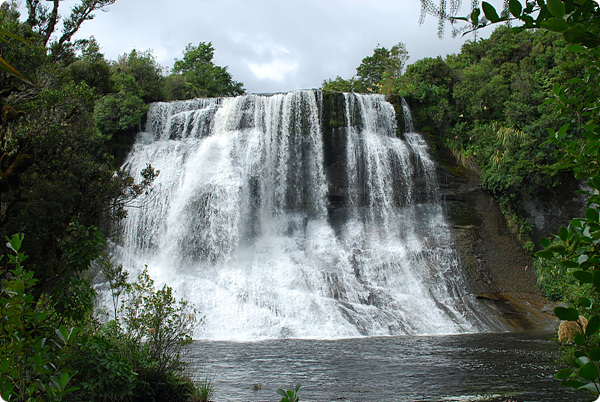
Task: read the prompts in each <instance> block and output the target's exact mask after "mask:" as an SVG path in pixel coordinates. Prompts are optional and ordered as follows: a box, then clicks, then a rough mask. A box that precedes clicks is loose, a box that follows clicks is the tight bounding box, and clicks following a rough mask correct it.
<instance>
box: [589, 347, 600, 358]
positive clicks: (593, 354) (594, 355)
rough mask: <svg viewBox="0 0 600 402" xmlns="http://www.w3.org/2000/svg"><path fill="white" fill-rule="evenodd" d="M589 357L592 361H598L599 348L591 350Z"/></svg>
mask: <svg viewBox="0 0 600 402" xmlns="http://www.w3.org/2000/svg"><path fill="white" fill-rule="evenodd" d="M589 355H590V359H592V360H596V361H598V360H600V348H597V347H596V348H591V349H590V353H589Z"/></svg>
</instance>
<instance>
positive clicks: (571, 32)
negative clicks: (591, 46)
mask: <svg viewBox="0 0 600 402" xmlns="http://www.w3.org/2000/svg"><path fill="white" fill-rule="evenodd" d="M585 33H586V29H585V26H584V25H583V24H575V25H573V26H571V27H570V28H569V29H568V30H566V31H565V33H564V34H563V35H564V36H565V39H566V40H567V42H571V43H581V42H582V41H583V39H584V37H585Z"/></svg>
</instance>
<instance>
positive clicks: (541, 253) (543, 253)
mask: <svg viewBox="0 0 600 402" xmlns="http://www.w3.org/2000/svg"><path fill="white" fill-rule="evenodd" d="M534 255H535V256H536V257H538V258H546V259H552V258H554V253H553V252H552V251H550V250H547V249H546V250H540V251H536V253H535V254H534Z"/></svg>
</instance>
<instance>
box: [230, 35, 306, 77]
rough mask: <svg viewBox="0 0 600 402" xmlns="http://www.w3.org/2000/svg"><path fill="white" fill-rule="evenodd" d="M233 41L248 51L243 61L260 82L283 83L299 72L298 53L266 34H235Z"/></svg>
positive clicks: (232, 37)
mask: <svg viewBox="0 0 600 402" xmlns="http://www.w3.org/2000/svg"><path fill="white" fill-rule="evenodd" d="M231 40H232V41H233V42H235V43H237V44H238V45H240V46H241V47H242V48H244V49H246V52H247V54H246V55H245V56H244V57H241V60H242V62H243V63H244V64H245V65H246V66H247V67H248V68H249V69H250V71H251V72H252V73H253V74H254V76H255V77H256V78H258V79H259V80H272V81H276V82H280V83H281V82H283V81H284V80H285V79H286V78H287V77H288V76H289V75H290V74H293V73H295V72H296V71H297V70H298V66H299V61H298V56H296V55H294V53H296V52H293V51H290V50H288V48H287V47H286V46H284V45H282V44H279V43H277V42H276V41H274V40H272V39H270V38H269V37H268V36H266V35H265V34H244V33H233V34H231Z"/></svg>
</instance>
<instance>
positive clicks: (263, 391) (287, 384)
mask: <svg viewBox="0 0 600 402" xmlns="http://www.w3.org/2000/svg"><path fill="white" fill-rule="evenodd" d="M551 337H552V334H548V333H487V334H462V335H450V336H393V337H364V338H353V339H341V340H306V339H279V340H267V341H256V342H223V341H195V342H194V343H193V345H192V346H191V348H190V349H189V350H188V355H187V359H188V361H189V367H188V370H189V373H190V375H191V376H192V378H193V379H195V380H197V381H202V380H204V379H205V378H207V377H208V378H209V379H210V380H211V381H212V382H213V384H214V386H215V387H216V396H215V398H214V400H215V401H278V400H279V399H280V398H278V396H277V394H276V393H275V391H274V390H275V389H276V388H285V389H292V388H294V386H295V384H297V383H298V382H301V383H302V387H301V389H300V392H299V395H300V400H301V401H303V402H304V401H346V402H358V401H372V402H378V401H382V402H383V401H386V402H390V401H461V402H467V401H502V402H508V401H510V402H517V401H518V402H525V401H527V402H543V401H548V402H550V401H552V402H562V401H564V402H567V401H569V402H573V401H592V400H594V398H593V397H592V396H590V395H588V394H586V393H584V392H575V391H572V390H570V389H566V388H564V387H562V386H561V385H560V382H559V381H558V380H555V379H553V377H554V373H555V372H556V371H557V367H558V366H557V364H556V363H555V361H556V360H557V358H558V357H559V355H558V347H557V345H556V344H555V343H554V341H552V339H551ZM255 385H256V386H255ZM254 388H259V389H254Z"/></svg>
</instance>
